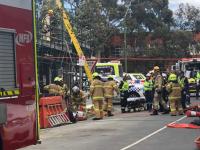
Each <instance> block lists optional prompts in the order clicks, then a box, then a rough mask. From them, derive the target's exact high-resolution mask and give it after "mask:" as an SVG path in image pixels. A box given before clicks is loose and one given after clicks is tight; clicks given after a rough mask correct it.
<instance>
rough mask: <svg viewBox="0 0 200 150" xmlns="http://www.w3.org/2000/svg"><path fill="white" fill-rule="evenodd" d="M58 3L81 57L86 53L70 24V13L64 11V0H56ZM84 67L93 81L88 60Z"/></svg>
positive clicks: (66, 26)
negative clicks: (62, 0)
mask: <svg viewBox="0 0 200 150" xmlns="http://www.w3.org/2000/svg"><path fill="white" fill-rule="evenodd" d="M56 5H57V6H58V7H59V8H60V9H61V10H62V13H63V22H64V25H65V28H66V30H67V32H68V33H69V36H70V38H71V40H72V43H73V44H74V47H75V49H76V52H77V54H78V56H79V57H84V53H83V51H82V49H81V47H80V44H79V42H78V40H77V38H76V35H75V34H74V32H73V29H72V26H71V24H70V21H69V20H70V19H69V16H68V14H66V12H65V11H64V9H63V7H62V2H61V1H60V0H56ZM84 69H85V73H86V75H87V77H88V80H89V81H91V80H92V73H91V70H90V68H89V65H88V63H87V61H85V63H84Z"/></svg>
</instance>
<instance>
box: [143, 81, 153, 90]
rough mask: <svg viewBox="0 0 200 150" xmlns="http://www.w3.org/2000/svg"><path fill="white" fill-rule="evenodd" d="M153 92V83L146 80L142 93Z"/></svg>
mask: <svg viewBox="0 0 200 150" xmlns="http://www.w3.org/2000/svg"><path fill="white" fill-rule="evenodd" d="M152 90H153V82H152V80H146V81H145V82H144V91H152Z"/></svg>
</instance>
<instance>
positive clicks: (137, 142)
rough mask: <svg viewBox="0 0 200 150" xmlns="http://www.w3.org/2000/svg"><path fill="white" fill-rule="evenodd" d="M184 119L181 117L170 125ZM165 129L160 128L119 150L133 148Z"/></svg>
mask: <svg viewBox="0 0 200 150" xmlns="http://www.w3.org/2000/svg"><path fill="white" fill-rule="evenodd" d="M184 118H186V116H183V117H181V118H180V119H178V120H176V121H174V122H171V123H170V124H173V123H176V122H179V121H181V120H183V119H184ZM166 128H167V126H164V127H162V128H160V129H158V130H156V131H155V132H153V133H151V134H149V135H147V136H145V137H143V138H142V139H140V140H138V141H136V142H134V143H132V144H130V145H128V146H126V147H124V148H122V149H120V150H127V149H129V148H131V147H133V146H135V145H137V144H139V143H141V142H142V141H144V140H146V139H148V138H149V137H151V136H153V135H155V134H157V133H159V132H161V131H162V130H164V129H166Z"/></svg>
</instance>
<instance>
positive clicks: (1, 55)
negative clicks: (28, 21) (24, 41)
mask: <svg viewBox="0 0 200 150" xmlns="http://www.w3.org/2000/svg"><path fill="white" fill-rule="evenodd" d="M15 87H16V74H15V45H14V33H11V32H4V31H0V88H4V89H5V90H9V89H13V88H15Z"/></svg>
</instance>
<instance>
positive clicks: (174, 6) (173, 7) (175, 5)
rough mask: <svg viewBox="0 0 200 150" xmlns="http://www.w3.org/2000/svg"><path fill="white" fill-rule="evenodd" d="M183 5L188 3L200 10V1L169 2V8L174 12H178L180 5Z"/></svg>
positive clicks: (175, 0)
mask: <svg viewBox="0 0 200 150" xmlns="http://www.w3.org/2000/svg"><path fill="white" fill-rule="evenodd" d="M181 3H184V4H185V3H188V4H190V5H194V6H195V7H199V8H200V0H169V8H170V9H171V10H173V11H174V10H177V8H178V5H179V4H181Z"/></svg>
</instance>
